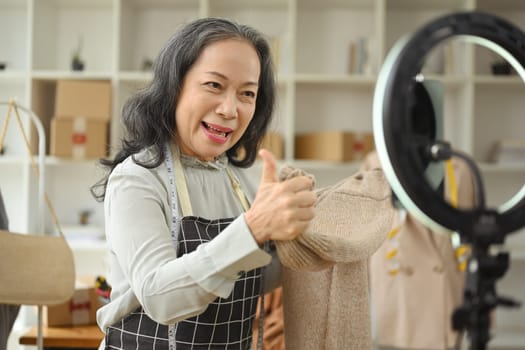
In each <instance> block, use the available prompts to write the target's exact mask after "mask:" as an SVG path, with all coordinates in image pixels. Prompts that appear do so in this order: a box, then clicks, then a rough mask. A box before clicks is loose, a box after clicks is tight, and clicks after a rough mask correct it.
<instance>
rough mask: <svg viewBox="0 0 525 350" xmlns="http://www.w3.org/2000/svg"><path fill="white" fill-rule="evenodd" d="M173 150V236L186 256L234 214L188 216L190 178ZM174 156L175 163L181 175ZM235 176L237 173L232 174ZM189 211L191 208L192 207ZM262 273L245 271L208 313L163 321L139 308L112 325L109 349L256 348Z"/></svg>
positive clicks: (258, 270)
mask: <svg viewBox="0 0 525 350" xmlns="http://www.w3.org/2000/svg"><path fill="white" fill-rule="evenodd" d="M168 150H169V148H168ZM174 153H175V152H174ZM167 154H168V157H167V160H166V164H167V165H168V174H169V178H170V182H171V187H172V203H174V205H173V208H172V211H173V214H174V215H173V225H172V226H173V230H172V237H173V240H174V244H175V246H176V249H177V256H181V255H183V254H186V253H189V252H192V251H194V250H195V249H197V247H198V246H199V245H200V244H202V243H204V242H208V241H210V240H212V239H213V238H214V237H216V236H217V235H218V234H219V233H220V232H221V231H222V230H224V229H225V228H226V227H227V226H228V225H229V224H230V223H231V222H232V221H233V220H234V219H233V218H225V219H218V220H208V219H204V218H201V217H196V216H191V215H187V216H186V215H185V213H187V212H188V209H185V206H187V205H188V203H189V201H188V200H189V196H188V194H187V186H186V184H185V181H183V183H181V182H179V181H180V178H181V175H180V174H179V173H180V172H181V171H182V166H181V165H180V160H179V157H178V156H174V157H173V158H174V159H173V160H172V159H171V154H170V152H167ZM172 161H174V163H175V174H176V176H175V180H174V176H173V167H172V164H173V163H172ZM177 162H178V164H177ZM179 167H180V168H179ZM229 175H230V176H231V173H230V174H229ZM183 176H184V175H183V173H182V177H183ZM174 181H176V183H177V184H176V185H175V182H174ZM232 181H234V180H233V179H232ZM234 186H235V185H234ZM185 191H186V192H185ZM177 197H178V199H179V200H181V206H182V212H183V215H184V216H183V218H182V219H177V218H178V217H180V214H179V213H178V208H177V202H178V201H177ZM185 198H186V199H185ZM189 210H190V211H191V207H190V209H189ZM261 277H262V276H261V268H258V269H255V270H252V271H247V272H243V273H241V274H240V276H239V278H238V280H237V281H236V282H235V285H234V288H233V291H232V293H231V294H230V296H229V297H228V298H225V299H223V298H217V299H215V300H214V301H213V302H212V303H211V304H210V305H209V306H208V308H207V309H206V310H205V311H204V312H203V313H202V314H200V315H197V316H195V317H191V318H188V319H186V320H183V321H180V322H178V323H176V324H174V325H162V324H159V323H157V322H155V321H153V320H152V319H151V318H149V317H148V316H147V315H146V314H145V313H144V311H143V309H142V308H141V307H139V308H138V309H137V310H135V311H134V312H132V313H131V314H129V315H128V316H126V317H125V318H124V319H122V320H121V321H119V322H117V323H116V324H114V325H112V326H111V327H108V329H107V331H106V337H105V344H106V349H140V350H143V349H151V350H157V349H158V350H161V349H163V350H164V349H169V350H186V349H196V350H197V349H210V350H211V349H213V350H216V349H225V350H226V349H227V350H230V349H242V350H247V349H250V348H251V343H252V327H253V320H254V318H255V312H256V308H257V300H258V297H259V295H260V293H261V283H262V281H261Z"/></svg>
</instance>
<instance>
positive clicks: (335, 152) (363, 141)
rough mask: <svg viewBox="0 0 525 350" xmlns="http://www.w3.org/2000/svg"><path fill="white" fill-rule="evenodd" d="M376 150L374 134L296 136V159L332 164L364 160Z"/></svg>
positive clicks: (317, 133) (332, 132)
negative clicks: (330, 162)
mask: <svg viewBox="0 0 525 350" xmlns="http://www.w3.org/2000/svg"><path fill="white" fill-rule="evenodd" d="M373 149H374V137H373V135H372V133H366V132H350V131H321V132H314V133H305V134H300V135H296V136H295V158H297V159H310V160H322V161H332V162H352V161H359V160H362V159H363V158H364V157H365V156H366V154H367V153H369V152H371V151H372V150H373Z"/></svg>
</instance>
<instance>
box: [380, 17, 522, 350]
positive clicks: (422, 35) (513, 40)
mask: <svg viewBox="0 0 525 350" xmlns="http://www.w3.org/2000/svg"><path fill="white" fill-rule="evenodd" d="M453 36H459V37H461V38H462V39H464V40H467V41H471V42H474V43H477V44H480V45H482V46H485V47H487V48H489V49H491V50H493V51H496V52H497V53H499V54H500V55H501V56H502V57H503V58H505V59H506V60H507V61H508V62H509V63H510V64H511V65H512V67H513V68H514V69H515V70H516V71H517V72H518V74H519V75H520V76H521V78H522V80H523V81H525V70H524V68H523V66H524V65H525V34H524V33H523V32H522V31H521V30H520V29H519V28H517V27H516V26H514V25H513V24H512V23H510V22H508V21H506V20H504V19H501V18H499V17H496V16H493V15H489V14H486V13H482V12H462V13H456V14H451V15H447V16H443V17H441V18H438V19H437V20H435V21H433V22H430V23H429V24H427V25H426V26H424V27H422V28H421V29H420V30H419V31H417V32H416V33H415V34H414V35H412V36H411V37H409V38H404V39H403V40H401V41H400V42H398V43H397V44H396V45H395V46H394V47H393V48H392V50H391V51H390V52H389V54H388V56H387V58H386V60H385V63H384V65H383V67H382V69H381V72H380V74H379V78H378V81H377V84H376V90H375V93H374V108H373V113H374V120H373V122H374V138H375V142H376V149H377V153H378V156H379V159H380V161H381V165H382V167H383V170H384V172H385V175H386V177H387V179H388V181H389V183H390V185H391V187H392V190H393V192H394V194H395V196H396V197H397V198H398V199H399V201H400V202H401V203H402V204H403V206H404V207H405V208H406V209H407V210H408V211H409V212H410V213H411V214H413V215H414V216H415V217H416V218H417V219H419V220H420V221H421V222H422V223H423V224H425V225H426V226H428V227H430V228H432V229H433V230H434V231H436V232H450V231H457V232H458V233H459V234H460V236H461V239H462V241H464V242H467V243H469V244H470V246H471V256H470V259H469V262H468V267H467V280H466V286H465V291H464V304H463V305H462V306H460V307H459V308H458V309H457V310H456V311H455V312H454V315H453V317H452V324H453V327H454V328H455V329H456V330H459V331H463V330H466V331H467V334H468V337H469V339H470V349H471V350H484V349H485V348H486V345H487V343H488V341H489V338H490V336H489V326H490V320H489V318H490V312H491V310H493V309H494V308H495V307H496V306H498V305H506V306H517V305H518V303H517V302H515V301H513V300H510V299H507V298H502V297H499V296H498V295H497V293H496V287H495V284H496V280H497V279H499V278H500V277H502V276H503V275H504V274H505V272H506V271H507V269H508V266H509V255H508V253H499V254H494V253H492V252H491V249H490V248H491V247H492V245H494V244H502V243H504V241H505V236H506V235H507V234H510V233H512V232H515V231H516V230H518V229H519V228H521V227H523V226H525V187H523V188H522V189H521V191H520V192H519V193H517V194H516V195H515V196H514V197H513V198H512V199H511V200H510V201H508V202H507V203H505V204H504V205H502V206H501V207H499V208H497V209H492V208H487V207H486V206H485V199H484V188H483V184H482V181H481V175H480V172H479V169H478V168H477V166H476V164H475V163H474V162H473V161H472V160H471V159H470V157H468V156H467V155H465V154H463V153H461V152H457V151H455V150H453V149H452V148H451V147H450V145H449V144H447V143H445V142H443V141H442V140H437V139H435V137H429V136H428V135H420V134H418V133H417V130H416V128H414V125H413V124H414V120H413V117H412V115H411V113H412V110H411V108H412V107H413V106H414V105H415V101H414V99H415V94H414V86H415V79H414V78H415V77H416V76H417V75H418V74H419V73H420V70H421V67H422V66H423V63H424V60H425V57H426V55H427V54H428V53H429V52H430V50H431V49H432V48H433V47H434V46H436V45H438V44H439V43H441V42H443V41H445V40H446V39H449V38H451V37H453ZM423 117H425V116H423ZM452 156H457V157H460V158H462V159H463V160H464V161H466V162H467V164H468V165H469V167H470V168H471V171H472V173H473V175H474V177H475V180H476V188H475V190H476V191H477V192H476V194H477V196H476V198H477V205H476V207H475V208H471V209H458V208H454V207H453V206H451V205H450V204H449V203H448V202H446V201H445V200H444V199H443V197H442V195H441V194H439V193H438V191H436V190H435V188H433V187H432V186H431V185H430V184H429V181H428V179H427V177H426V176H425V171H426V164H428V162H429V161H430V162H431V163H432V162H440V161H443V160H445V159H449V158H450V157H452Z"/></svg>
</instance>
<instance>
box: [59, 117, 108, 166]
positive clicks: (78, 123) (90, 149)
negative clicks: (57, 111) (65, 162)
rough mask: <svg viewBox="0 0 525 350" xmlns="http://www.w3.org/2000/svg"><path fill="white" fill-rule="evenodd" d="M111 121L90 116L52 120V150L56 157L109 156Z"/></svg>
mask: <svg viewBox="0 0 525 350" xmlns="http://www.w3.org/2000/svg"><path fill="white" fill-rule="evenodd" d="M108 127H109V122H107V121H104V120H97V119H88V118H82V117H77V118H64V117H60V118H59V117H55V118H53V119H52V120H51V147H50V148H51V150H50V154H51V155H53V156H56V157H65V158H73V159H93V158H102V157H106V156H107V148H108Z"/></svg>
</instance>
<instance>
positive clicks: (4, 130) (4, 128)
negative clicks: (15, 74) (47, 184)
mask: <svg viewBox="0 0 525 350" xmlns="http://www.w3.org/2000/svg"><path fill="white" fill-rule="evenodd" d="M12 111H14V113H15V117H16V121H17V124H18V128H19V129H20V133H21V134H22V138H23V140H24V145H25V147H26V150H27V154H28V155H29V159H30V161H31V169H32V170H33V174H35V177H36V178H37V180H38V179H40V170H39V169H38V165H37V164H36V162H35V157H34V156H33V153H32V152H31V145H30V142H29V138H28V137H27V134H26V131H25V129H24V125H23V124H22V119H21V118H20V113H19V111H18V106H17V105H16V103H15V101H14V100H13V99H10V100H9V103H8V107H7V114H6V117H5V119H4V124H3V126H2V132H1V134H0V153H1V152H2V149H3V147H4V140H5V136H6V133H7V127H8V126H9V120H10V118H11V113H12ZM44 198H45V203H46V205H47V207H48V209H49V213H50V214H51V217H52V219H53V223H54V224H55V227H56V228H57V231H58V233H59V234H60V236H62V237H64V233H63V232H62V228H61V226H60V223H59V222H58V216H57V215H56V212H55V209H54V207H53V204H52V203H51V200H50V199H49V195H48V194H47V191H44Z"/></svg>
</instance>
